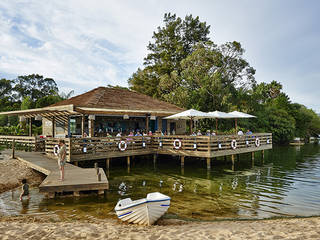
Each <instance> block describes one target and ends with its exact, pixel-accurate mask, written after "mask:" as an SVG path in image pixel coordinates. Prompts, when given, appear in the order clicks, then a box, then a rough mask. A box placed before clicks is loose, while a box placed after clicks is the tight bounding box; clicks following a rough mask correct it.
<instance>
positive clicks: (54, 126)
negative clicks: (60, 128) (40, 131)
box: [51, 117, 56, 138]
mask: <svg viewBox="0 0 320 240" xmlns="http://www.w3.org/2000/svg"><path fill="white" fill-rule="evenodd" d="M51 122H52V137H53V138H54V137H55V136H56V119H55V117H52V121H51Z"/></svg>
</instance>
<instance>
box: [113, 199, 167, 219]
mask: <svg viewBox="0 0 320 240" xmlns="http://www.w3.org/2000/svg"><path fill="white" fill-rule="evenodd" d="M170 201H171V199H170V197H168V196H166V195H164V194H161V193H151V194H148V196H147V198H143V199H139V200H136V201H132V200H131V199H130V198H126V199H123V200H120V201H119V202H118V203H117V205H116V207H115V211H116V213H117V215H118V218H119V219H121V220H122V221H126V222H129V223H135V224H140V225H152V224H154V223H155V222H156V221H157V220H158V219H159V218H160V217H161V216H162V215H164V213H165V212H166V211H167V210H168V208H169V207H170Z"/></svg>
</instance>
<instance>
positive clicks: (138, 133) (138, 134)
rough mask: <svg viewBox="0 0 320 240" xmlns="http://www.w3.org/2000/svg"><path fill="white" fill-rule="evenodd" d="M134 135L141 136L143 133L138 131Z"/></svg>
mask: <svg viewBox="0 0 320 240" xmlns="http://www.w3.org/2000/svg"><path fill="white" fill-rule="evenodd" d="M134 136H136V137H141V136H142V134H141V133H140V132H139V131H137V133H136V135H134Z"/></svg>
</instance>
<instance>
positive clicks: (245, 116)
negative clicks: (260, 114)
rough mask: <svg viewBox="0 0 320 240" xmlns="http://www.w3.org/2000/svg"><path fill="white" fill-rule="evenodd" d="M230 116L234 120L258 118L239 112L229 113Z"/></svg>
mask: <svg viewBox="0 0 320 240" xmlns="http://www.w3.org/2000/svg"><path fill="white" fill-rule="evenodd" d="M228 114H230V115H232V116H233V117H232V118H256V116H253V115H250V114H247V113H243V112H238V111H233V112H229V113H228Z"/></svg>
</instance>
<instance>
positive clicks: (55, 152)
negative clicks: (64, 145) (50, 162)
mask: <svg viewBox="0 0 320 240" xmlns="http://www.w3.org/2000/svg"><path fill="white" fill-rule="evenodd" d="M59 150H60V147H59V145H58V144H56V145H54V147H53V154H54V155H56V156H58V153H59Z"/></svg>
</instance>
